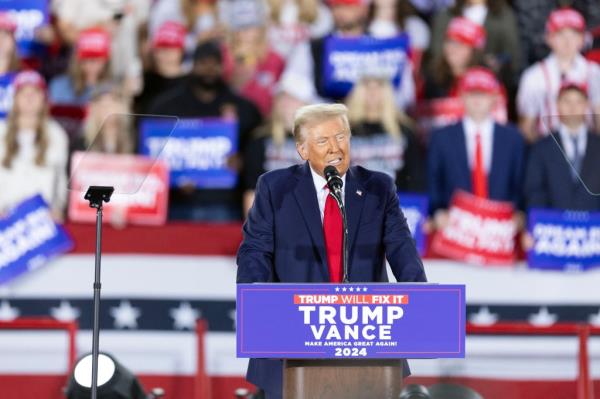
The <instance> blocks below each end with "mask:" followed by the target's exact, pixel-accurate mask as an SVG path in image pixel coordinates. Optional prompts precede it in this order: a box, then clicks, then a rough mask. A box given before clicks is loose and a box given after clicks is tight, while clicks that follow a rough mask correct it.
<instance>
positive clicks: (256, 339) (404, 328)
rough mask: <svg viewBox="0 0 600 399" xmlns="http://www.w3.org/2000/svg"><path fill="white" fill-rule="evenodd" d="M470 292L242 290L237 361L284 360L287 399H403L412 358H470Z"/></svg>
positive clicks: (423, 288)
mask: <svg viewBox="0 0 600 399" xmlns="http://www.w3.org/2000/svg"><path fill="white" fill-rule="evenodd" d="M465 312H466V306H465V286H464V285H439V284H424V283H423V284H397V283H396V284H388V283H366V284H360V283H349V284H282V283H279V284H238V287H237V319H236V320H237V356H238V357H247V358H266V359H282V360H283V397H284V399H320V398H323V399H336V398H340V399H342V398H343V399H354V398H355V399H364V398H377V399H384V398H390V399H397V398H399V396H400V391H401V390H402V380H403V377H404V375H403V374H404V370H405V368H404V366H405V365H407V363H406V359H407V358H425V359H427V358H462V357H464V356H465Z"/></svg>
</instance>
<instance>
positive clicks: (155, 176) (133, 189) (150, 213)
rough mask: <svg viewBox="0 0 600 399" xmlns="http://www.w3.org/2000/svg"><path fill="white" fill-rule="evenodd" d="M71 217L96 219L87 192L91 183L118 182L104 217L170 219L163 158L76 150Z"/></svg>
mask: <svg viewBox="0 0 600 399" xmlns="http://www.w3.org/2000/svg"><path fill="white" fill-rule="evenodd" d="M71 169H72V171H71V180H70V183H69V188H70V191H69V219H70V220H72V221H75V222H89V223H93V222H95V221H96V210H95V209H93V208H90V203H89V201H87V200H86V199H85V198H84V195H85V193H86V191H87V189H88V187H90V186H97V185H107V184H110V185H112V186H115V193H114V194H113V196H112V197H111V199H110V202H108V203H107V204H105V205H104V208H103V211H104V215H105V216H106V217H105V219H104V221H105V222H110V221H115V220H118V221H119V222H124V223H131V224H141V225H161V224H164V223H165V222H166V220H167V207H168V196H169V171H168V169H167V166H166V165H165V163H164V162H162V161H161V160H155V159H149V158H147V157H144V156H138V155H113V154H102V153H94V152H88V153H85V152H75V153H74V154H73V156H72V158H71Z"/></svg>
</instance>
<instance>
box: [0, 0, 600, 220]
mask: <svg viewBox="0 0 600 399" xmlns="http://www.w3.org/2000/svg"><path fill="white" fill-rule="evenodd" d="M48 7H49V12H50V18H49V19H48V22H47V23H45V24H42V25H41V26H39V27H38V28H37V29H36V31H35V35H34V40H35V41H38V42H39V44H40V47H41V48H43V51H42V52H39V53H37V54H33V55H31V54H30V55H28V56H22V55H21V54H19V48H18V45H17V44H18V43H17V31H18V20H17V19H16V18H15V15H16V13H15V12H12V11H11V10H7V11H5V12H2V13H0V82H1V81H3V79H8V80H10V82H11V85H10V90H7V91H8V92H9V93H7V94H6V95H5V97H6V98H4V99H3V101H0V112H2V113H5V117H4V120H3V121H2V122H1V123H0V185H1V186H2V188H3V189H2V194H0V214H2V213H5V212H7V211H8V210H9V209H11V207H14V206H15V205H17V204H18V203H19V202H20V201H22V200H24V199H25V198H27V197H28V196H31V195H32V194H35V193H39V194H41V195H42V196H43V197H44V199H45V200H46V201H47V202H48V204H49V206H50V208H51V210H52V213H53V215H54V217H55V218H56V219H57V220H61V221H62V220H65V218H66V216H65V215H66V213H65V209H66V207H67V195H66V190H67V183H66V180H67V176H68V170H67V167H68V164H69V156H70V153H72V152H73V151H75V150H86V149H87V150H93V151H101V152H106V153H111V154H131V153H136V151H138V148H139V140H138V139H139V132H138V130H137V126H136V125H137V122H139V117H140V115H144V114H151V115H168V116H176V117H179V118H207V117H210V118H215V117H216V118H224V119H227V120H235V121H236V122H237V125H238V133H239V135H238V137H239V142H238V143H237V149H238V150H237V152H236V153H234V154H232V155H231V157H230V159H229V160H228V162H227V164H228V167H230V168H231V169H233V170H235V171H236V172H237V173H238V183H237V185H236V187H234V188H231V189H222V188H198V187H196V186H194V185H192V184H189V185H185V184H184V185H181V186H178V187H173V188H172V189H171V192H170V195H169V218H170V219H171V220H182V219H184V220H194V221H206V222H215V221H232V220H242V219H243V218H244V215H245V214H246V212H247V211H248V209H249V207H250V205H251V204H252V201H253V196H254V190H255V187H256V181H257V179H258V177H259V176H260V175H261V174H262V173H264V172H266V171H269V170H272V169H276V168H281V167H286V166H289V165H292V164H295V163H298V162H300V161H301V159H300V157H299V155H298V153H297V151H296V145H295V142H294V137H293V134H292V127H293V115H294V112H295V110H297V109H298V108H299V107H300V106H302V105H305V104H311V103H317V102H342V103H345V104H346V105H347V107H348V110H349V112H348V115H349V120H350V125H351V131H352V135H353V138H352V142H353V155H352V158H353V162H356V163H359V164H362V165H363V166H366V167H367V168H370V169H375V170H380V171H383V172H386V173H388V174H389V175H390V176H391V177H392V178H394V179H395V182H396V185H397V187H398V189H399V190H400V191H408V192H417V193H424V194H426V195H427V196H428V197H429V203H430V215H431V223H429V224H428V226H429V227H431V228H440V227H443V226H444V223H445V221H446V220H447V208H448V205H449V202H450V199H451V197H452V194H453V193H454V192H455V190H457V189H462V190H465V191H468V192H471V193H473V194H475V195H477V196H481V197H485V198H489V199H492V200H501V201H510V202H512V203H513V204H514V206H515V208H516V209H517V210H521V211H526V210H527V209H528V208H530V207H543V208H557V209H574V210H586V211H593V210H598V209H600V197H598V196H593V195H590V192H591V193H600V177H598V175H597V174H596V173H594V172H595V166H596V164H597V163H598V162H600V138H599V137H598V136H597V135H596V134H595V133H594V131H595V129H594V126H597V124H598V123H599V122H600V66H599V65H598V64H597V63H596V61H597V60H598V58H600V57H597V54H598V52H597V51H596V50H597V48H596V46H598V47H600V43H599V42H600V38H597V37H594V32H596V33H598V32H599V30H598V29H594V28H596V27H600V7H598V3H597V1H593V0H572V1H561V0H552V1H529V0H528V1H525V0H512V1H509V0H455V1H431V0H430V1H427V0H323V1H321V0H119V1H104V0H90V1H85V2H83V1H78V0H48ZM364 37H368V38H372V39H373V40H381V41H385V40H390V39H393V38H398V37H403V38H404V40H405V42H406V43H407V45H406V50H407V51H406V54H407V59H406V62H405V63H404V65H403V67H402V69H401V72H400V76H398V77H397V79H391V77H390V76H386V75H385V74H381V71H368V70H365V71H362V74H361V75H360V76H358V77H356V79H355V81H354V82H353V84H352V86H351V87H350V88H349V90H348V91H340V90H330V89H329V88H328V85H327V82H325V73H324V71H323V68H322V65H323V63H324V58H325V57H327V54H328V51H329V48H330V47H331V40H332V39H353V38H354V39H357V40H359V39H360V38H364ZM350 42H351V41H350ZM595 60H596V61H595ZM64 106H67V107H79V108H81V109H83V115H85V117H84V119H83V120H82V121H81V123H80V124H79V125H78V126H77V128H76V129H72V126H71V129H68V128H67V127H66V126H61V125H60V124H59V123H57V122H56V121H55V119H54V118H53V117H54V116H55V114H54V113H53V110H55V109H60V108H61V107H64ZM2 108H4V109H2ZM457 110H458V111H457ZM109 115H120V116H121V117H119V118H109V119H107V116H109ZM129 115H130V116H129ZM66 131H69V133H67V132H66Z"/></svg>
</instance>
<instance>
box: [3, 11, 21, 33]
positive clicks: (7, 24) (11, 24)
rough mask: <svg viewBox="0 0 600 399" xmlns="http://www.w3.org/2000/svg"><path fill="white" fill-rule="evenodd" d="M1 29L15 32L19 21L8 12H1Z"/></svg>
mask: <svg viewBox="0 0 600 399" xmlns="http://www.w3.org/2000/svg"><path fill="white" fill-rule="evenodd" d="M0 30H4V31H7V32H10V33H11V34H14V33H15V31H16V30H17V23H16V22H15V20H14V19H13V17H11V15H10V14H9V13H7V12H0Z"/></svg>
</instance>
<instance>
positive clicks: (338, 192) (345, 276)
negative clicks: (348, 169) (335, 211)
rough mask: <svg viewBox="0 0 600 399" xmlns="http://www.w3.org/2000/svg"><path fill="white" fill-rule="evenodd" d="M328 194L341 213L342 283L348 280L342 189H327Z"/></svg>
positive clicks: (344, 209) (345, 224) (346, 228)
mask: <svg viewBox="0 0 600 399" xmlns="http://www.w3.org/2000/svg"><path fill="white" fill-rule="evenodd" d="M329 195H331V196H332V197H333V198H334V199H335V202H336V203H337V205H338V208H340V212H341V214H342V223H343V229H342V234H343V235H342V270H343V276H342V283H349V282H350V281H348V219H347V218H346V207H345V206H344V202H343V201H342V190H341V189H340V190H329Z"/></svg>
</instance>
